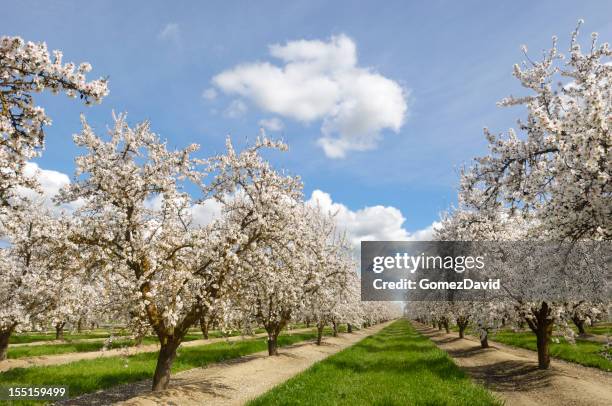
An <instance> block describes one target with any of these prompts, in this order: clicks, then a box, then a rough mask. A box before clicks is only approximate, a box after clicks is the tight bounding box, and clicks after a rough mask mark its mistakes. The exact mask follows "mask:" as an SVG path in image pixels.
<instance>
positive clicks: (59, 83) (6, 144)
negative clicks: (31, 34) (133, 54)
mask: <svg viewBox="0 0 612 406" xmlns="http://www.w3.org/2000/svg"><path fill="white" fill-rule="evenodd" d="M52 54H53V56H51V55H49V51H48V50H47V45H46V44H45V43H44V42H41V43H34V42H25V41H24V40H23V39H21V38H20V37H6V36H2V37H0V207H4V210H6V209H7V208H8V207H10V206H14V205H15V204H16V201H17V200H19V199H20V197H19V195H17V187H18V186H26V187H30V188H35V186H36V180H35V179H32V178H30V177H28V176H26V175H25V174H24V166H25V164H26V162H27V161H28V160H30V159H32V158H34V157H36V156H37V155H38V154H39V153H40V151H41V150H42V148H43V147H44V133H43V127H44V126H45V125H49V124H51V119H50V118H49V117H48V116H47V115H46V113H45V110H44V109H43V108H42V107H40V106H37V105H36V103H35V101H34V97H33V94H34V93H40V92H42V91H43V90H50V91H51V93H53V94H57V93H59V92H65V93H66V95H67V96H68V97H79V98H80V99H81V100H83V101H84V102H85V104H92V103H97V102H99V101H100V100H102V98H103V97H104V96H106V95H107V94H108V88H107V81H106V79H98V80H93V81H90V82H88V81H87V80H86V77H85V75H86V74H87V73H88V72H89V71H91V65H90V64H89V63H86V62H84V63H81V64H79V65H78V66H77V65H75V64H74V63H63V62H62V52H61V51H53V52H52ZM3 221H4V220H3Z"/></svg>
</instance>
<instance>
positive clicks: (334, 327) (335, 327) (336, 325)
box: [332, 321, 338, 337]
mask: <svg viewBox="0 0 612 406" xmlns="http://www.w3.org/2000/svg"><path fill="white" fill-rule="evenodd" d="M332 331H333V333H332V334H333V336H334V337H338V323H336V322H335V321H332Z"/></svg>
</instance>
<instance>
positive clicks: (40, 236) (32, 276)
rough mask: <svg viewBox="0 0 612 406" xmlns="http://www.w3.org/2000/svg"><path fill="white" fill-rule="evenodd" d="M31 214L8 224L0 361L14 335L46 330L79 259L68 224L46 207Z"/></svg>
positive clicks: (1, 255)
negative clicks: (29, 329)
mask: <svg viewBox="0 0 612 406" xmlns="http://www.w3.org/2000/svg"><path fill="white" fill-rule="evenodd" d="M26 208H27V210H22V211H18V212H16V213H14V215H13V216H11V218H10V222H5V231H6V235H5V238H7V242H8V246H7V247H4V248H0V259H1V261H0V271H1V275H2V278H0V309H1V310H0V360H4V359H6V353H7V349H8V342H9V339H10V336H11V334H12V333H13V332H14V331H16V330H20V329H22V328H24V327H32V326H37V325H41V324H45V321H46V320H47V317H48V315H49V314H50V312H52V311H54V310H56V309H57V307H58V300H57V298H58V297H61V295H62V294H63V284H64V282H65V281H66V280H68V279H69V278H70V276H71V275H72V274H73V273H74V271H75V268H74V265H75V264H76V263H78V262H79V257H80V254H79V253H78V250H76V247H75V246H74V244H72V243H70V241H68V237H69V233H70V231H69V230H70V225H69V224H70V223H69V221H68V219H67V218H56V217H54V216H53V215H51V213H50V212H49V211H48V210H46V209H45V207H44V206H43V205H41V204H34V203H28V206H26Z"/></svg>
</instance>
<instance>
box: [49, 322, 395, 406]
mask: <svg viewBox="0 0 612 406" xmlns="http://www.w3.org/2000/svg"><path fill="white" fill-rule="evenodd" d="M390 323H391V322H388V323H383V324H379V325H377V326H374V327H370V328H367V329H363V330H359V331H356V332H353V333H350V334H349V333H344V334H340V335H339V336H338V337H335V338H334V337H325V338H324V340H323V345H321V346H317V345H315V344H314V343H313V342H311V341H309V342H304V343H300V344H296V345H293V346H290V347H285V348H281V349H280V350H279V353H280V355H279V356H277V357H269V356H268V353H267V352H258V353H255V354H252V355H249V356H245V357H241V358H238V359H235V360H231V361H227V362H219V363H215V364H212V365H210V366H208V367H206V368H196V369H191V370H189V371H184V372H181V373H178V374H176V375H175V376H173V377H172V381H171V384H170V388H169V389H167V390H165V391H163V392H159V393H155V394H154V393H152V392H151V391H150V388H151V381H150V380H146V381H142V382H138V383H135V384H127V385H120V386H117V387H114V388H111V389H109V390H106V391H101V392H97V393H93V394H88V395H84V396H81V397H78V398H74V399H71V400H69V401H66V402H62V403H61V404H62V405H91V406H95V405H107V404H121V405H126V406H127V405H129V406H145V405H160V404H163V405H181V406H188V405H214V406H229V405H243V404H244V403H245V402H247V401H248V400H250V399H253V398H255V397H257V396H259V395H261V394H263V393H265V392H266V391H268V390H270V389H271V388H273V387H274V386H276V385H278V384H280V383H282V382H284V381H286V380H287V379H289V378H291V377H293V376H294V375H296V374H298V373H300V372H302V371H304V370H305V369H307V368H308V367H310V366H311V365H312V364H314V363H315V362H317V361H320V360H322V359H324V358H327V357H328V356H330V355H332V354H335V353H336V352H338V351H340V350H343V349H344V348H346V347H349V346H351V345H353V344H355V343H357V342H358V341H360V340H362V339H363V338H365V337H367V336H369V335H372V334H374V333H377V332H378V331H380V330H381V329H382V328H383V327H385V326H387V325H389V324H390Z"/></svg>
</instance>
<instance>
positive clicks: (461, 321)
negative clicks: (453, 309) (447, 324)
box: [457, 316, 470, 338]
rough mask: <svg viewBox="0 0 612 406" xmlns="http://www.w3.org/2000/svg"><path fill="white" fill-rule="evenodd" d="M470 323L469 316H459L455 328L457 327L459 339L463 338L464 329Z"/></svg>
mask: <svg viewBox="0 0 612 406" xmlns="http://www.w3.org/2000/svg"><path fill="white" fill-rule="evenodd" d="M469 323H470V316H460V317H458V318H457V327H459V338H465V329H466V328H467V326H468V324H469Z"/></svg>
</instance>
